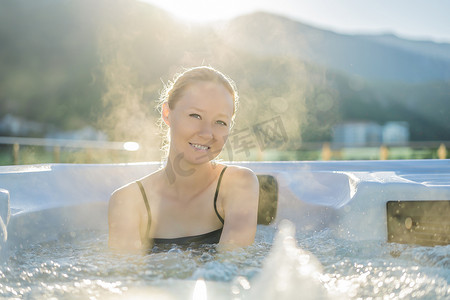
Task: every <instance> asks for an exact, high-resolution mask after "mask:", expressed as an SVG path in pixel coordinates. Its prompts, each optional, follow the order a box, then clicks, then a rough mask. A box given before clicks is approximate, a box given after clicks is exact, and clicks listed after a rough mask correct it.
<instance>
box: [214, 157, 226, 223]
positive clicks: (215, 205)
mask: <svg viewBox="0 0 450 300" xmlns="http://www.w3.org/2000/svg"><path fill="white" fill-rule="evenodd" d="M226 168H227V166H225V167H224V168H223V169H222V172H221V173H220V176H219V181H218V182H217V187H216V194H215V195H214V210H215V211H216V215H217V217H218V218H219V220H220V222H222V224H224V223H225V222H224V220H223V218H222V217H221V216H220V215H219V212H218V211H217V196H218V195H219V188H220V182H221V181H222V176H223V173H224V172H225V170H226Z"/></svg>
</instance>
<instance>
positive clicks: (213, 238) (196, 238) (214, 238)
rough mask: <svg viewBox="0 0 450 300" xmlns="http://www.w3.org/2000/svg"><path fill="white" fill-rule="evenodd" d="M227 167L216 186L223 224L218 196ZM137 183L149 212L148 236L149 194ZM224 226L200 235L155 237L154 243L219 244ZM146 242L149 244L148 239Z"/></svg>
mask: <svg viewBox="0 0 450 300" xmlns="http://www.w3.org/2000/svg"><path fill="white" fill-rule="evenodd" d="M226 168H227V167H226V166H225V167H224V168H223V169H222V172H221V173H220V176H219V181H218V182H217V187H216V193H215V195H214V210H215V212H216V215H217V217H218V218H219V220H220V222H222V224H224V220H223V218H222V217H221V216H220V215H219V212H218V211H217V204H216V203H217V196H218V195H219V187H220V182H221V181H222V176H223V173H224V172H225V169H226ZM136 183H137V184H138V185H139V188H140V190H141V193H142V197H143V198H144V203H145V207H146V208H147V213H148V223H147V230H146V232H145V237H148V235H149V232H150V224H151V214H150V206H149V204H148V200H147V195H146V194H145V190H144V187H143V186H142V183H141V182H140V181H136ZM222 229H223V227H222V228H219V229H217V230H214V231H211V232H208V233H204V234H199V235H193V236H185V237H178V238H168V239H166V238H153V239H152V240H153V244H154V245H156V246H158V245H172V244H176V245H185V246H186V245H191V244H195V245H201V244H217V243H218V242H219V240H220V236H221V235H222ZM144 242H146V244H148V242H147V241H144Z"/></svg>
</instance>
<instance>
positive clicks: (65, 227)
mask: <svg viewBox="0 0 450 300" xmlns="http://www.w3.org/2000/svg"><path fill="white" fill-rule="evenodd" d="M233 164H237V165H241V166H245V167H248V168H250V169H252V170H254V171H255V173H257V174H270V175H273V176H275V177H276V178H277V180H278V184H279V200H278V212H277V217H276V220H275V223H274V225H272V226H277V224H278V222H280V221H281V220H282V219H289V220H291V221H292V222H293V223H294V224H295V225H296V226H297V229H298V230H302V231H316V230H321V229H323V228H331V229H333V230H334V231H335V232H336V234H338V235H339V236H340V237H342V238H346V239H351V240H365V239H379V240H386V236H387V234H386V213H385V207H386V202H387V201H390V200H450V162H449V160H414V161H359V162H358V161H357V162H355V161H351V162H240V163H233ZM159 167H160V164H159V163H138V164H114V165H70V164H47V165H29V166H3V167H0V188H1V189H2V190H0V218H1V222H2V224H3V225H4V226H3V227H6V228H7V240H6V242H5V241H3V242H2V244H1V245H0V246H2V251H5V249H15V248H17V247H22V246H24V244H26V243H30V242H33V241H41V240H45V239H54V238H58V236H59V235H60V234H61V233H67V232H70V231H76V230H80V229H91V228H98V229H101V230H106V228H107V204H108V199H109V196H110V194H111V193H112V191H114V190H115V189H117V188H119V187H120V186H122V185H124V184H126V183H128V182H130V181H133V180H136V179H139V178H140V177H142V176H145V175H147V174H149V173H151V172H153V171H155V170H157V169H158V168H159ZM9 215H10V217H8V216H9ZM8 219H9V222H8ZM5 220H6V221H5ZM0 225H1V224H0ZM3 227H2V228H3ZM0 235H2V239H3V240H5V236H6V231H5V230H3V231H2V229H0Z"/></svg>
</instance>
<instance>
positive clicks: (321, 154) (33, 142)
mask: <svg viewBox="0 0 450 300" xmlns="http://www.w3.org/2000/svg"><path fill="white" fill-rule="evenodd" d="M1 144H4V145H12V156H13V160H12V163H13V164H19V162H20V159H19V158H20V150H21V148H23V147H22V146H41V147H47V148H50V149H51V150H47V152H48V151H52V152H53V158H52V162H55V163H58V162H60V161H61V149H65V148H78V149H97V150H113V151H115V152H127V153H128V152H129V151H138V150H139V144H138V143H135V142H108V141H89V140H67V139H41V138H23V137H0V145H1ZM449 147H450V141H423V142H409V143H406V144H369V145H360V146H347V145H343V144H336V143H329V142H317V143H309V142H304V143H302V145H301V147H300V148H299V149H296V150H291V151H274V152H277V155H274V156H271V155H261V154H262V153H261V152H259V155H256V156H255V157H254V158H252V157H245V158H246V160H248V159H250V160H252V159H254V160H342V159H344V160H352V159H379V160H387V159H398V154H396V152H398V151H401V149H409V150H411V151H417V150H421V149H425V150H426V151H427V153H432V157H431V155H428V157H426V158H439V159H446V158H447V156H448V151H447V149H448V148H449ZM141 150H142V149H141ZM146 150H148V149H146ZM8 151H9V150H8ZM307 151H310V152H313V153H314V155H313V158H312V159H311V158H308V157H306V158H305V156H302V155H299V153H300V152H307ZM351 151H354V152H359V153H362V155H360V157H363V158H358V157H356V158H355V157H351V156H349V155H348V153H349V152H351ZM268 152H270V150H269V151H267V153H266V154H268ZM292 152H294V153H295V154H294V155H292V156H290V157H289V156H286V155H285V154H286V153H292ZM369 152H370V153H371V155H370V157H369V156H368V155H367V153H369ZM364 155H365V156H364ZM286 157H288V158H286ZM226 158H227V157H225V159H226ZM407 158H414V157H407ZM401 159H404V158H401ZM94 161H95V160H94ZM117 161H119V162H121V160H120V158H117ZM81 162H85V161H83V160H82V161H81ZM95 162H98V161H95ZM34 163H40V161H37V162H34Z"/></svg>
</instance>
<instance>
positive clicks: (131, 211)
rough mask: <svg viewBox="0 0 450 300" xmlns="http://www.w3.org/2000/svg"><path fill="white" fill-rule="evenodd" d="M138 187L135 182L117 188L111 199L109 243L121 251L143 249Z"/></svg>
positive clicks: (114, 248)
mask: <svg viewBox="0 0 450 300" xmlns="http://www.w3.org/2000/svg"><path fill="white" fill-rule="evenodd" d="M137 189H138V187H137V186H135V184H130V185H127V186H125V187H123V188H121V189H118V190H116V191H115V192H114V193H113V194H112V195H111V198H110V200H109V209H108V223H109V239H108V245H109V247H110V248H111V249H113V250H117V251H120V252H141V251H142V250H143V249H142V248H143V247H142V241H141V235H140V223H141V222H140V220H141V216H140V213H139V211H140V210H139V207H138V205H137V204H136V201H135V199H139V198H137V197H138V196H139V194H138V195H136V190H137Z"/></svg>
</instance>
